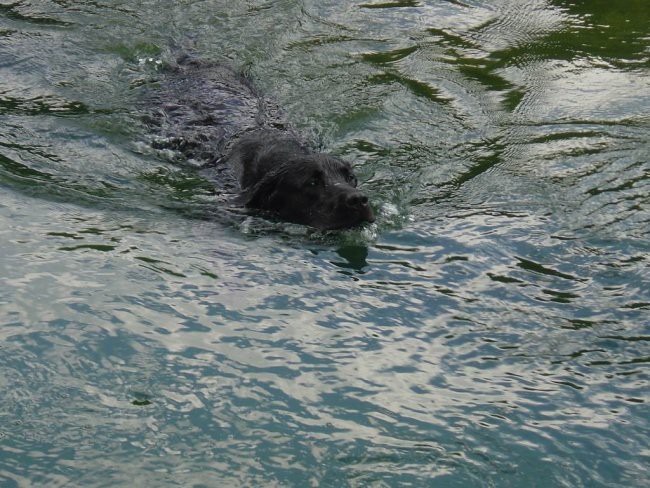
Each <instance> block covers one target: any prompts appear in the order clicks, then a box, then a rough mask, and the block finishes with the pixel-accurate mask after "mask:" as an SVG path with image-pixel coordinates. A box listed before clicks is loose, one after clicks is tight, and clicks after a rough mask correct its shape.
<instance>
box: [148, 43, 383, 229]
mask: <svg viewBox="0 0 650 488" xmlns="http://www.w3.org/2000/svg"><path fill="white" fill-rule="evenodd" d="M152 98H155V99H156V100H157V101H158V102H159V105H160V109H159V110H158V111H156V113H155V114H154V117H152V118H151V121H152V126H154V127H155V131H156V132H157V135H158V136H160V137H159V138H158V139H157V140H158V144H159V146H160V147H171V148H173V149H177V150H179V151H181V152H182V153H183V154H185V156H186V157H187V158H188V159H189V160H191V161H192V162H194V163H195V164H197V165H199V166H202V167H203V168H204V171H203V174H205V175H208V176H209V177H210V178H211V179H213V181H214V182H215V184H216V186H217V187H219V188H222V189H226V190H229V191H236V192H238V193H239V195H238V198H237V199H236V200H237V201H238V202H240V203H241V204H243V205H245V206H246V207H248V208H252V209H260V210H264V211H267V212H270V213H271V214H272V215H274V216H276V217H277V218H280V219H282V220H285V221H288V222H295V223H299V224H305V225H309V226H312V227H316V228H319V229H339V228H348V227H354V226H357V225H360V224H362V223H364V222H372V221H374V216H373V212H372V210H371V208H370V206H369V204H368V198H367V197H366V196H365V195H364V194H363V193H362V192H361V191H359V190H358V189H357V188H356V186H357V178H356V176H355V175H354V173H353V171H352V167H351V165H350V163H348V162H346V161H343V160H342V159H339V158H337V157H334V156H332V155H329V154H325V153H319V152H316V151H313V150H312V149H310V147H309V146H308V144H306V143H305V142H304V140H303V139H302V136H301V135H300V134H298V133H297V132H296V131H294V130H293V129H292V128H291V127H290V126H289V125H288V124H287V123H286V122H285V121H284V119H283V117H282V114H281V111H280V110H279V109H278V108H277V106H275V105H274V104H273V103H271V102H269V101H268V100H267V99H265V98H264V97H261V96H260V95H259V94H258V93H257V92H256V91H255V89H254V88H253V87H252V85H251V83H250V82H249V81H248V79H246V78H245V77H243V76H241V75H239V74H237V73H235V72H234V71H232V70H231V69H229V68H227V67H225V66H223V65H219V64H214V63H206V62H202V61H200V60H197V59H195V58H192V57H189V56H187V57H185V58H182V59H180V60H179V61H178V62H177V64H176V65H174V66H173V67H171V68H170V69H169V70H168V71H167V73H166V76H165V77H164V78H163V79H162V80H161V82H160V85H159V88H158V90H156V92H155V95H154V97H152ZM233 182H234V185H233V184H232V183H233Z"/></svg>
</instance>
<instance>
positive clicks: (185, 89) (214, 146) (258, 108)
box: [148, 55, 289, 166]
mask: <svg viewBox="0 0 650 488" xmlns="http://www.w3.org/2000/svg"><path fill="white" fill-rule="evenodd" d="M148 102H150V103H151V104H152V106H156V107H157V108H156V110H155V111H154V112H152V113H151V115H150V116H149V117H148V122H149V125H150V126H151V127H152V129H153V132H154V134H155V144H156V146H157V147H159V148H167V149H173V150H177V151H179V152H181V153H182V154H183V155H184V156H185V157H186V158H187V159H188V160H189V161H190V162H192V163H194V164H196V165H199V166H203V165H205V164H211V163H215V162H217V161H218V159H219V158H222V157H223V156H224V155H225V154H226V153H227V152H228V150H229V149H230V147H231V146H232V144H233V143H234V142H235V141H236V140H237V139H239V138H240V137H241V136H242V135H244V134H246V133H248V132H252V131H255V130H260V129H267V128H268V129H271V128H278V129H281V130H289V127H288V126H287V124H286V122H285V120H284V117H283V115H282V113H281V111H280V110H279V108H278V107H277V105H274V104H273V103H271V102H270V101H269V100H267V99H265V98H264V97H262V96H260V95H259V94H258V93H257V91H256V90H255V89H254V88H253V86H252V85H251V83H250V82H249V81H248V79H246V77H244V76H243V75H241V74H238V73H237V72H235V71H234V70H233V69H231V68H230V67H228V66H226V65H223V64H217V63H214V62H209V61H202V60H199V59H196V58H194V57H192V56H191V55H184V56H182V57H180V58H179V59H178V60H177V61H176V63H175V64H173V65H172V66H169V67H167V68H165V72H164V76H163V77H162V79H161V80H160V81H159V86H158V87H156V89H155V90H152V91H151V95H150V97H149V100H148Z"/></svg>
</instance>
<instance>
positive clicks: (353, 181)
mask: <svg viewBox="0 0 650 488" xmlns="http://www.w3.org/2000/svg"><path fill="white" fill-rule="evenodd" d="M346 180H347V181H348V183H349V184H350V185H352V186H354V187H355V188H356V186H357V183H358V182H357V177H356V176H354V175H353V174H352V173H349V174H348V175H347V177H346Z"/></svg>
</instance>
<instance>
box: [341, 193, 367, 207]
mask: <svg viewBox="0 0 650 488" xmlns="http://www.w3.org/2000/svg"><path fill="white" fill-rule="evenodd" d="M345 203H346V204H347V206H348V207H353V208H356V207H363V206H364V205H368V197H367V196H365V195H364V194H363V193H353V194H352V195H348V197H347V198H346V201H345Z"/></svg>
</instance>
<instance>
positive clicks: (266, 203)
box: [236, 172, 281, 210]
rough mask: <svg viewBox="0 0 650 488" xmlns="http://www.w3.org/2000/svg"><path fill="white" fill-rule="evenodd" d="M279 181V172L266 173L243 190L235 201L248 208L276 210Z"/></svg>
mask: <svg viewBox="0 0 650 488" xmlns="http://www.w3.org/2000/svg"><path fill="white" fill-rule="evenodd" d="M280 181H281V174H279V173H277V172H272V173H267V174H266V175H264V177H263V178H262V179H261V180H259V181H258V182H257V183H255V184H254V185H251V186H250V187H248V188H246V189H245V190H243V191H242V192H241V193H240V194H239V195H238V196H237V199H236V201H237V203H240V204H243V205H245V206H247V207H250V208H259V209H263V210H276V209H277V208H276V207H277V205H278V199H279V196H280V193H281V192H279V191H278V187H279V184H280Z"/></svg>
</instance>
